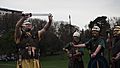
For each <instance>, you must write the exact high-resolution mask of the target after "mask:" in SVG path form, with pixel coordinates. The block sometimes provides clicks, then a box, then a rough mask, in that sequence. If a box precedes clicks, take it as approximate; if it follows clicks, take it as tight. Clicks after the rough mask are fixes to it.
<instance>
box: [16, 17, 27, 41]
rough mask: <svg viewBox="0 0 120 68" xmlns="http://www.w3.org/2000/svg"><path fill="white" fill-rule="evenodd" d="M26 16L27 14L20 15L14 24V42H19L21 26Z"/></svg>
mask: <svg viewBox="0 0 120 68" xmlns="http://www.w3.org/2000/svg"><path fill="white" fill-rule="evenodd" d="M27 18H28V16H22V17H21V18H20V20H19V21H18V22H17V24H16V27H15V33H14V38H15V42H16V43H19V42H20V37H21V33H22V32H21V26H22V24H23V23H24V21H25V20H26V19H27Z"/></svg>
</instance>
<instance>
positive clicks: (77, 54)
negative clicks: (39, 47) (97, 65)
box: [63, 31, 84, 68]
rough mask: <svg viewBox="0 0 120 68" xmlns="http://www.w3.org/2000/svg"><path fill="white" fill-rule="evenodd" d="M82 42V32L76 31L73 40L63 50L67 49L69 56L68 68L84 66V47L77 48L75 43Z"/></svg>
mask: <svg viewBox="0 0 120 68" xmlns="http://www.w3.org/2000/svg"><path fill="white" fill-rule="evenodd" d="M79 43H80V33H79V32H77V31H76V32H75V33H74V34H73V41H72V42H70V43H68V44H67V45H66V46H65V47H64V48H63V50H64V51H66V53H67V55H68V57H69V63H68V68H84V64H83V60H82V56H83V49H82V48H75V47H74V46H73V45H77V44H79Z"/></svg>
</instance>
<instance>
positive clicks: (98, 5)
mask: <svg viewBox="0 0 120 68" xmlns="http://www.w3.org/2000/svg"><path fill="white" fill-rule="evenodd" d="M0 7H5V8H9V9H17V10H22V11H24V12H35V13H36V12H37V13H52V14H53V16H54V18H53V19H54V20H55V21H61V20H63V21H68V16H69V14H70V15H71V19H72V20H71V21H72V24H73V25H77V26H79V27H80V28H84V26H85V25H87V24H88V23H89V22H90V21H93V20H94V19H95V18H96V17H98V16H102V15H106V16H109V17H112V16H117V17H119V16H120V0H0Z"/></svg>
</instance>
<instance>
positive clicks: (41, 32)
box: [38, 15, 52, 39]
mask: <svg viewBox="0 0 120 68" xmlns="http://www.w3.org/2000/svg"><path fill="white" fill-rule="evenodd" d="M48 19H49V22H47V23H46V24H45V26H44V27H43V28H42V29H41V30H39V31H38V36H39V39H40V38H41V36H42V35H43V34H44V33H45V32H46V31H47V30H48V29H49V27H50V25H51V23H52V15H50V16H48Z"/></svg>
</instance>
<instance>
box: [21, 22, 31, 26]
mask: <svg viewBox="0 0 120 68" xmlns="http://www.w3.org/2000/svg"><path fill="white" fill-rule="evenodd" d="M26 24H30V25H32V23H30V22H24V23H23V24H22V26H25V25H26Z"/></svg>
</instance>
